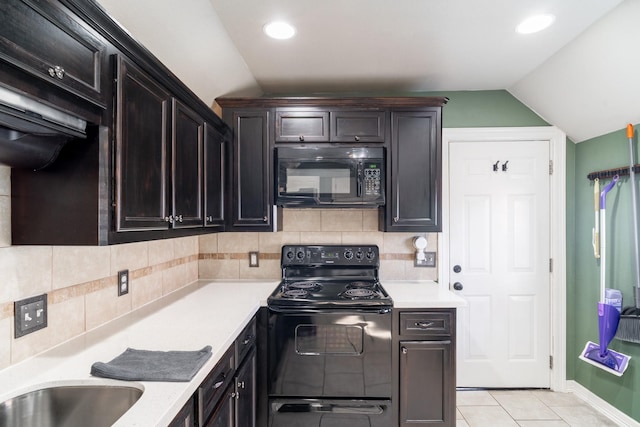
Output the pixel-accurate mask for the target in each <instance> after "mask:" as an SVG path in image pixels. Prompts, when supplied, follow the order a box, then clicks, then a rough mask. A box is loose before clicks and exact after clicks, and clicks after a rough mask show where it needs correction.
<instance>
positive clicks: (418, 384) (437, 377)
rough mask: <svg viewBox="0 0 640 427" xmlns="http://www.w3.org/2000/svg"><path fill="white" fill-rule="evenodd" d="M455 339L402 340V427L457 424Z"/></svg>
mask: <svg viewBox="0 0 640 427" xmlns="http://www.w3.org/2000/svg"><path fill="white" fill-rule="evenodd" d="M454 393H455V376H454V372H453V366H452V359H451V341H400V414H399V415H400V427H404V426H420V427H427V426H451V427H453V426H455V422H456V417H455V394H454Z"/></svg>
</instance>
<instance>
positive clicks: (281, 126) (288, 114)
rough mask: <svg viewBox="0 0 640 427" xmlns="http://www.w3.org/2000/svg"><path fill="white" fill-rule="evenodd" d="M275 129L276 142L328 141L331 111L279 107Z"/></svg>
mask: <svg viewBox="0 0 640 427" xmlns="http://www.w3.org/2000/svg"><path fill="white" fill-rule="evenodd" d="M275 131H276V137H275V141H276V142H297V143H304V142H327V141H329V112H328V111H317V110H290V109H277V110H276V117H275Z"/></svg>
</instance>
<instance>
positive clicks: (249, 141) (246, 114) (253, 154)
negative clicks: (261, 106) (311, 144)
mask: <svg viewBox="0 0 640 427" xmlns="http://www.w3.org/2000/svg"><path fill="white" fill-rule="evenodd" d="M231 122H232V127H233V132H234V136H233V149H232V179H231V180H232V182H231V188H232V194H231V197H230V199H231V219H230V221H231V226H232V227H235V228H237V229H239V230H251V231H270V229H271V212H270V207H271V203H270V200H271V192H272V191H273V190H272V188H273V178H272V176H271V167H270V164H271V163H270V160H269V159H270V156H269V139H268V137H269V111H265V110H235V111H233V113H232V117H231Z"/></svg>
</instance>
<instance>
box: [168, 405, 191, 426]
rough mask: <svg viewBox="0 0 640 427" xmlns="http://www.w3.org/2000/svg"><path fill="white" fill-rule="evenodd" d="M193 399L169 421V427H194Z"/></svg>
mask: <svg viewBox="0 0 640 427" xmlns="http://www.w3.org/2000/svg"><path fill="white" fill-rule="evenodd" d="M195 409H196V407H195V403H194V401H193V398H191V399H189V401H188V402H187V403H185V405H184V406H183V407H182V409H181V410H180V412H179V413H178V415H176V417H175V418H174V419H173V421H171V424H169V427H195V425H196V411H195Z"/></svg>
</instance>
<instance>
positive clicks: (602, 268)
mask: <svg viewBox="0 0 640 427" xmlns="http://www.w3.org/2000/svg"><path fill="white" fill-rule="evenodd" d="M618 179H619V176H618V175H615V176H614V177H613V179H612V180H611V182H610V183H608V184H607V185H606V186H605V187H604V189H603V190H602V192H601V193H600V224H601V225H600V242H601V243H602V244H601V246H600V302H602V303H603V302H604V294H605V292H604V290H605V288H606V285H605V281H606V274H607V269H606V259H607V257H606V254H607V252H606V247H607V234H606V229H607V227H606V223H607V218H606V216H605V211H606V206H607V193H608V192H609V191H611V189H612V188H613V186H614V185H616V183H617V182H618Z"/></svg>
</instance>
